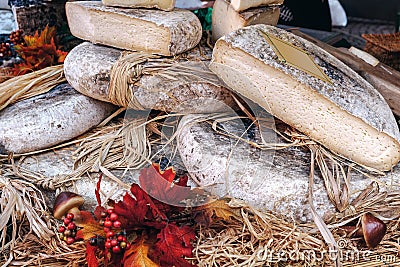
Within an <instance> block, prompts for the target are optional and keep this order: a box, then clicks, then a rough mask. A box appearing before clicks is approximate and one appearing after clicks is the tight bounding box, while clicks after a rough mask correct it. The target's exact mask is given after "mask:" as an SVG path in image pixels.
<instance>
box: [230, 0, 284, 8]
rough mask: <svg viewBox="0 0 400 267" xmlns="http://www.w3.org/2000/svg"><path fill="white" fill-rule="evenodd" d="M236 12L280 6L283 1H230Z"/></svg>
mask: <svg viewBox="0 0 400 267" xmlns="http://www.w3.org/2000/svg"><path fill="white" fill-rule="evenodd" d="M228 1H230V2H231V5H232V7H233V8H234V9H235V10H236V11H243V10H246V9H249V8H252V7H258V6H267V5H280V4H282V3H283V0H228Z"/></svg>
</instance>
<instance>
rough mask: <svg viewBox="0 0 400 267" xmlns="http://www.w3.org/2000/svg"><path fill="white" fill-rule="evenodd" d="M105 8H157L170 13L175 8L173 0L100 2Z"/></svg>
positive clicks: (103, 0) (113, 0)
mask: <svg viewBox="0 0 400 267" xmlns="http://www.w3.org/2000/svg"><path fill="white" fill-rule="evenodd" d="M102 3H103V4H104V5H106V6H119V7H145V8H158V9H161V10H166V11H170V10H172V9H174V7H175V0H102Z"/></svg>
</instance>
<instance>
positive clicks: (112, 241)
mask: <svg viewBox="0 0 400 267" xmlns="http://www.w3.org/2000/svg"><path fill="white" fill-rule="evenodd" d="M101 217H102V219H101V220H100V225H102V226H103V227H104V232H105V233H106V241H105V244H104V246H105V248H106V249H108V250H109V251H110V252H112V253H115V254H119V253H123V252H124V251H125V250H128V249H129V248H130V246H131V245H130V244H129V242H128V241H127V238H126V233H125V231H120V229H121V222H120V221H119V220H118V214H116V213H115V212H114V210H113V209H108V210H107V212H103V213H102V214H101ZM116 231H120V232H119V233H115V232H116ZM93 243H94V242H93Z"/></svg>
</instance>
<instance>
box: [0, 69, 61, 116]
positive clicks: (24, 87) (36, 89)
mask: <svg viewBox="0 0 400 267" xmlns="http://www.w3.org/2000/svg"><path fill="white" fill-rule="evenodd" d="M65 81H66V80H65V77H64V73H63V65H56V66H52V67H47V68H44V69H41V70H38V71H35V72H31V73H28V74H25V75H21V76H16V77H14V78H12V79H9V80H6V81H5V82H3V83H0V110H2V109H4V108H5V107H7V106H8V105H10V104H13V103H15V102H17V101H20V100H24V99H27V98H30V97H33V96H36V95H40V94H43V93H46V92H48V91H50V90H51V89H52V88H53V87H55V86H56V85H58V84H61V83H63V82H65Z"/></svg>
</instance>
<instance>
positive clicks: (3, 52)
mask: <svg viewBox="0 0 400 267" xmlns="http://www.w3.org/2000/svg"><path fill="white" fill-rule="evenodd" d="M11 56H12V50H11V45H10V44H9V43H1V44H0V58H2V57H4V58H5V57H11Z"/></svg>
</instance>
